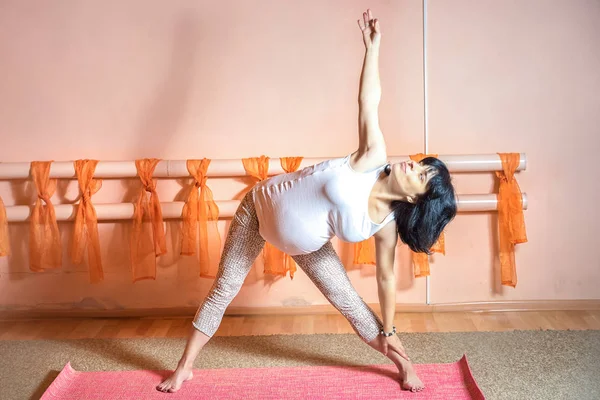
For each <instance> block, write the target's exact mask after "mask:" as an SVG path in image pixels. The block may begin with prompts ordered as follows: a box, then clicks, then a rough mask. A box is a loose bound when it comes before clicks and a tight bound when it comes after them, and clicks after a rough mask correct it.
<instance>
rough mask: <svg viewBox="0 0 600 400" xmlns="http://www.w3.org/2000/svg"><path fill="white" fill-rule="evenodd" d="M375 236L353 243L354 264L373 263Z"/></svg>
mask: <svg viewBox="0 0 600 400" xmlns="http://www.w3.org/2000/svg"><path fill="white" fill-rule="evenodd" d="M375 255H376V254H375V237H370V238H368V239H367V240H363V241H362V242H357V243H354V261H353V262H354V264H369V265H375V264H376V262H375Z"/></svg>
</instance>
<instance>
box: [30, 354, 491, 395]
mask: <svg viewBox="0 0 600 400" xmlns="http://www.w3.org/2000/svg"><path fill="white" fill-rule="evenodd" d="M415 369H416V370H417V373H418V374H419V377H420V378H421V380H422V381H423V382H424V383H425V386H426V388H425V390H423V391H422V392H419V393H411V392H406V391H401V390H400V385H399V383H398V382H397V381H396V379H397V375H398V373H397V370H396V367H395V366H394V365H371V366H363V367H358V366H357V367H342V366H332V367H277V368H230V369H204V370H194V379H192V380H191V381H188V382H186V383H185V384H184V386H183V388H182V389H181V390H180V391H178V392H177V393H161V392H158V391H157V390H156V389H155V387H156V385H157V384H158V383H160V381H161V380H162V378H163V377H165V376H167V375H168V372H167V371H109V372H79V371H75V370H74V369H73V368H72V367H71V364H70V363H68V364H67V365H66V366H65V367H64V369H63V370H62V371H61V373H60V374H59V375H58V376H57V377H56V379H55V380H54V382H52V384H51V385H50V387H49V388H48V389H47V390H46V392H45V393H44V395H43V396H42V400H55V399H69V400H76V399H86V400H87V399H102V400H109V399H144V400H146V399H147V400H151V399H173V400H175V399H211V400H217V399H242V400H251V399H260V400H270V399H297V400H308V399H315V400H316V399H323V400H324V399H327V400H332V399H369V400H376V399H382V400H383V399H385V400H391V399H411V400H421V399H429V400H434V399H440V400H442V399H443V400H467V399H469V400H470V399H476V400H481V399H484V397H483V393H482V392H481V390H480V389H479V387H478V386H477V383H476V382H475V380H474V379H473V376H472V374H471V369H470V368H469V365H468V364H467V359H466V357H464V356H463V358H461V359H460V360H459V361H457V362H455V363H450V364H420V365H415Z"/></svg>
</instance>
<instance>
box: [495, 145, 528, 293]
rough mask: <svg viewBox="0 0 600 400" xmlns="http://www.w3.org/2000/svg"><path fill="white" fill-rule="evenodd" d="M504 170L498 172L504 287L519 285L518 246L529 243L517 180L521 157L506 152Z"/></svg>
mask: <svg viewBox="0 0 600 400" xmlns="http://www.w3.org/2000/svg"><path fill="white" fill-rule="evenodd" d="M499 155H500V159H501V160H502V171H496V176H497V177H498V178H499V179H500V188H499V191H498V225H499V226H498V229H499V239H500V267H501V278H502V284H503V285H506V286H512V287H516V286H517V270H516V263H515V245H516V244H519V243H525V242H527V233H526V232H525V220H524V217H523V199H522V195H521V189H520V188H519V184H518V183H517V180H516V179H515V177H514V174H515V171H516V170H517V168H518V167H519V162H520V158H521V157H520V154H518V153H502V154H500V153H499Z"/></svg>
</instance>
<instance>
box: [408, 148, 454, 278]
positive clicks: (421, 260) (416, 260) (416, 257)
mask: <svg viewBox="0 0 600 400" xmlns="http://www.w3.org/2000/svg"><path fill="white" fill-rule="evenodd" d="M427 157H434V158H437V157H438V155H437V154H423V153H418V154H413V155H411V156H410V159H411V160H413V161H415V162H421V161H422V160H423V159H424V158H427ZM445 243H446V240H445V238H444V232H442V233H441V234H440V237H439V238H438V240H437V241H436V242H435V243H434V245H433V247H432V248H431V249H430V250H431V252H433V253H441V254H444V255H445V254H446V244H445ZM411 253H412V261H413V267H414V274H415V277H417V278H420V277H423V276H429V274H430V268H429V256H428V255H427V254H425V253H415V252H411Z"/></svg>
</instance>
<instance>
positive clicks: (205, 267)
mask: <svg viewBox="0 0 600 400" xmlns="http://www.w3.org/2000/svg"><path fill="white" fill-rule="evenodd" d="M186 165H187V170H188V172H189V173H190V175H192V176H193V177H194V179H195V181H196V182H195V184H194V187H192V190H191V191H190V194H189V196H188V199H187V201H186V202H185V205H184V206H183V212H182V217H183V235H182V243H181V254H182V255H194V254H196V246H197V240H196V236H197V234H198V228H199V229H200V235H199V236H200V251H199V261H200V271H199V273H200V276H201V277H205V278H214V277H216V276H217V271H218V270H219V259H220V252H221V235H220V234H219V228H218V225H217V223H218V221H219V207H217V203H215V201H214V199H213V193H212V190H210V188H209V187H208V186H207V185H206V180H207V176H206V172H207V171H208V166H209V165H210V160H209V159H206V158H204V159H202V160H187V163H186ZM198 189H200V192H199V193H198Z"/></svg>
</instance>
